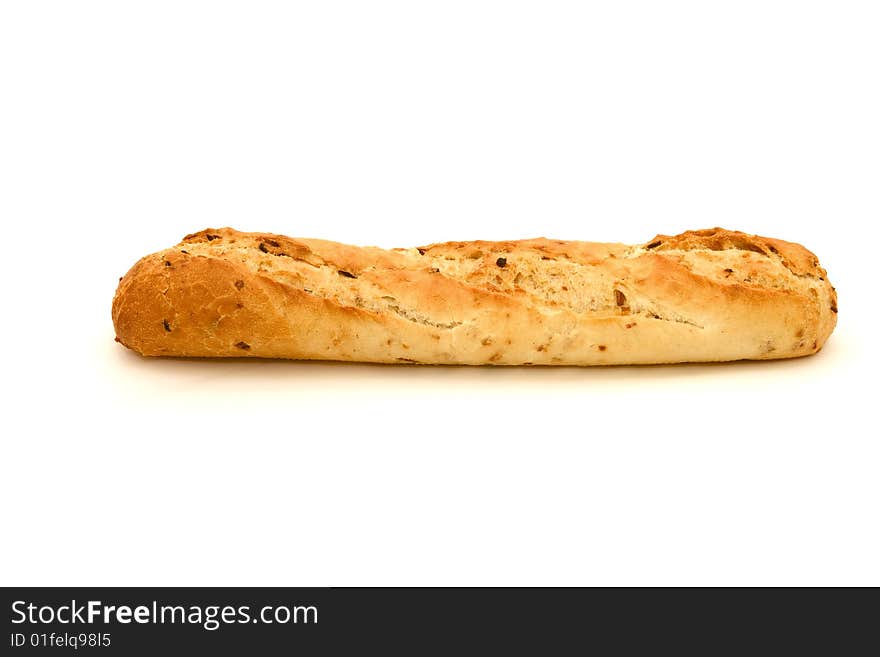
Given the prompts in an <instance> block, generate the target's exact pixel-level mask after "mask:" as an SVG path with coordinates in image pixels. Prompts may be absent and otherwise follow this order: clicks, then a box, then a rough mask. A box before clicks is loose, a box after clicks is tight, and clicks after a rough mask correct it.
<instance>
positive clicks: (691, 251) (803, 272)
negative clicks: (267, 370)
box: [112, 228, 837, 365]
mask: <svg viewBox="0 0 880 657" xmlns="http://www.w3.org/2000/svg"><path fill="white" fill-rule="evenodd" d="M112 315H113V324H114V326H115V329H116V339H117V341H119V342H121V343H122V344H123V345H125V346H126V347H128V348H130V349H133V350H134V351H136V352H137V353H139V354H141V355H143V356H208V357H218V356H220V357H235V356H247V357H261V358H292V359H310V360H341V361H364V362H373V363H430V364H456V365H486V364H492V365H621V364H647V363H679V362H707V361H732V360H741V359H751V360H765V359H773V358H792V357H796V356H805V355H809V354H814V353H816V352H817V351H819V350H820V349H821V348H822V345H823V344H824V343H825V340H826V339H827V338H828V336H829V335H830V334H831V331H832V330H833V329H834V326H835V324H836V321H837V295H836V292H835V290H834V288H833V287H832V286H831V284H830V283H829V282H828V279H827V276H826V273H825V270H824V269H822V268H821V267H820V266H819V261H818V260H817V258H816V257H815V256H814V255H813V254H812V253H811V252H810V251H808V250H807V249H805V248H804V247H802V246H800V245H799V244H794V243H792V242H785V241H782V240H777V239H771V238H767V237H758V236H755V235H747V234H745V233H740V232H735V231H728V230H724V229H721V228H713V229H709V230H695V231H687V232H685V233H682V234H680V235H675V236H667V235H657V236H656V237H654V238H653V239H651V240H649V241H648V242H646V243H644V244H640V245H625V244H615V243H595V242H573V241H568V242H566V241H560V240H550V239H545V238H538V239H527V240H519V241H511V242H484V241H472V242H445V243H442V244H433V245H430V246H425V247H420V248H411V249H391V250H386V249H380V248H376V247H356V246H349V245H346V244H339V243H337V242H329V241H325V240H319V239H298V238H290V237H285V236H283V235H274V234H268V233H243V232H238V231H236V230H233V229H231V228H218V229H207V230H203V231H201V232H198V233H193V234H192V235H187V236H186V237H185V238H184V239H183V241H182V242H181V243H180V244H178V245H177V246H174V247H172V248H170V249H166V250H164V251H160V252H158V253H154V254H152V255H149V256H146V257H144V258H142V259H141V260H140V261H138V262H137V263H136V264H135V265H134V266H133V267H132V268H131V270H130V271H129V272H128V273H127V274H126V275H125V276H124V277H122V278H121V279H120V282H119V287H118V289H117V291H116V295H115V297H114V299H113V309H112Z"/></svg>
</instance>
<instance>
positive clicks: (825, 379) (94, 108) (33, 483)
mask: <svg viewBox="0 0 880 657" xmlns="http://www.w3.org/2000/svg"><path fill="white" fill-rule="evenodd" d="M0 7H2V8H0V218H2V222H3V227H4V244H3V247H4V248H3V257H2V267H3V271H2V289H3V294H2V307H3V311H2V312H3V317H2V329H0V330H2V343H0V344H2V346H3V351H4V358H3V361H2V362H3V381H4V383H5V385H6V390H5V392H4V393H3V396H2V399H3V411H4V412H3V426H2V443H0V444H2V458H0V505H2V517H0V526H2V528H3V529H2V540H0V583H2V584H7V585H12V584H20V585H59V584H72V585H76V584H90V585H134V584H144V585H146V584H155V585H160V584H170V585H197V584H206V585H233V584H240V585H244V584H247V585H343V584H354V585H367V584H388V585H391V584H405V585H408V584H439V585H444V584H475V585H484V584H527V585H530V584H562V585H568V584H586V585H599V584H603V585H604V584H698V585H703V584H734V585H739V584H767V585H776V584H874V585H878V584H880V559H878V554H880V529H878V501H880V477H878V474H877V473H878V466H880V462H878V461H880V445H878V440H877V437H878V432H877V427H876V420H875V418H876V412H877V403H876V389H875V390H872V388H876V385H875V382H874V381H875V378H876V372H877V371H878V370H877V368H878V365H880V363H878V356H877V353H878V339H877V337H876V333H877V319H878V318H877V289H878V288H877V282H876V280H877V266H876V264H875V261H876V260H875V259H876V253H877V244H878V237H880V236H878V230H877V227H876V221H877V220H878V218H880V190H878V181H880V91H878V88H880V85H878V79H880V77H878V74H880V45H878V44H880V39H878V33H880V21H878V9H877V4H876V3H871V2H865V3H857V2H772V1H766V0H764V1H761V2H729V3H720V2H711V3H707V2H645V3H637V2H616V3H610V2H609V3H594V4H588V3H580V2H577V3H557V2H499V3H490V2H474V1H468V2H449V1H445V2H436V3H424V2H399V3H387V2H378V3H377V2H352V3H340V2H321V3H317V2H316V3H308V4H305V3H303V4H300V5H297V4H294V3H277V4H273V3H260V2H249V3H226V2H209V3H193V2H149V3H147V2H144V3H129V2H75V3H74V2H58V3H49V2H40V3H36V2H5V3H3V4H2V6H0ZM226 225H230V226H233V227H236V228H239V229H241V230H257V231H274V232H280V233H285V234H288V235H293V236H311V237H324V238H328V239H334V240H338V241H344V242H351V243H356V244H378V245H380V246H389V247H390V246H413V245H420V244H424V243H430V242H432V241H441V240H449V239H471V238H483V239H514V238H525V237H533V236H537V235H546V236H550V237H554V238H566V239H585V240H596V241H602V240H607V241H624V242H643V241H645V240H648V239H649V238H651V237H653V236H654V235H655V234H656V233H660V232H662V233H675V232H679V231H681V230H685V229H689V228H704V227H712V226H716V225H718V226H723V227H727V228H732V229H739V230H744V231H747V232H753V233H759V234H764V235H769V236H773V237H780V238H783V239H788V240H792V241H796V242H800V243H802V244H804V245H806V246H807V247H808V248H810V249H812V250H813V251H815V252H816V253H817V254H818V256H819V257H820V259H821V261H822V264H823V265H824V266H825V267H826V268H827V269H828V271H829V275H830V279H831V281H832V282H833V283H834V284H835V285H836V286H837V288H838V291H839V295H840V301H839V307H840V315H839V319H840V321H839V324H838V328H837V330H836V331H835V333H834V334H833V336H832V337H831V339H830V341H829V342H828V344H827V347H826V348H825V350H823V351H822V352H821V353H820V354H819V355H817V356H815V357H812V358H805V359H800V360H796V361H787V362H767V363H740V364H732V365H715V366H712V365H684V366H673V367H667V366H661V367H630V368H605V369H576V368H560V369H550V368H543V369H519V368H510V369H490V368H470V369H468V368H459V369H456V368H414V367H381V366H365V365H345V364H308V363H293V362H258V361H230V362H222V361H218V362H197V361H174V360H145V359H141V358H139V357H137V356H135V355H133V354H132V353H130V352H127V351H126V350H125V349H123V348H122V347H121V346H119V345H118V344H115V343H114V342H113V328H112V324H111V322H110V301H111V298H112V295H113V292H114V289H115V285H116V281H117V278H118V277H119V276H121V275H122V274H124V273H125V271H126V270H127V269H128V267H130V266H131V265H132V264H133V263H134V261H135V260H136V259H137V258H139V257H140V256H142V255H144V254H146V253H148V252H152V251H156V250H159V249H161V248H164V247H166V246H170V245H172V244H174V243H176V242H177V241H178V240H179V239H180V238H181V237H182V236H183V235H184V234H186V233H189V232H192V231H196V230H199V229H202V228H205V227H209V226H210V227H218V226H226Z"/></svg>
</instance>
